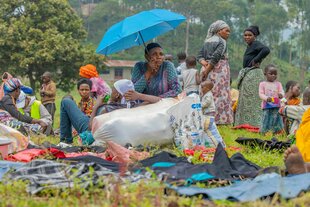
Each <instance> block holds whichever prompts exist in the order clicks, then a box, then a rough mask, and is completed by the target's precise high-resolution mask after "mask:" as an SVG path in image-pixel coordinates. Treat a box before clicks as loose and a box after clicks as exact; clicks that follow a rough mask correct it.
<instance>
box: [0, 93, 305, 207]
mask: <svg viewBox="0 0 310 207" xmlns="http://www.w3.org/2000/svg"><path fill="white" fill-rule="evenodd" d="M63 95H65V93H59V95H58V99H59V100H60V99H61V97H62V96H63ZM72 95H73V96H74V97H76V99H75V100H78V98H77V97H78V94H77V93H73V94H72ZM56 105H57V113H56V121H55V127H57V126H59V109H60V103H59V101H58V102H57V103H56ZM219 130H220V133H221V134H222V136H223V138H224V140H225V142H226V144H227V146H237V147H241V148H242V150H241V153H242V154H243V155H244V156H245V157H246V158H247V159H249V160H250V161H252V162H254V163H256V164H257V165H259V166H261V167H268V166H280V167H281V168H284V165H283V155H282V153H280V152H277V151H264V150H261V149H258V148H257V149H250V148H247V147H243V146H241V145H239V144H238V143H236V142H235V141H234V140H235V139H236V138H237V137H258V138H262V139H270V138H271V136H265V137H264V136H261V135H258V134H255V133H251V132H246V131H243V130H232V129H231V128H230V127H227V126H226V127H219ZM278 138H279V139H280V140H284V139H285V137H278ZM32 139H33V140H34V141H35V142H37V143H40V142H43V141H49V142H52V143H58V142H59V139H58V138H55V137H46V138H38V137H33V138H32ZM166 148H168V149H169V150H170V151H171V150H175V148H174V147H173V146H168V147H166ZM175 152H176V153H177V154H180V152H179V151H176V150H175ZM233 153H234V152H232V151H228V154H229V155H232V154H233ZM103 185H104V186H105V187H104V188H102V187H100V186H98V187H92V188H90V189H82V188H80V187H79V186H75V187H73V188H69V189H66V190H64V191H62V190H57V189H54V190H48V191H45V192H43V193H41V194H40V195H35V196H33V195H29V194H27V192H26V184H25V183H23V182H14V183H13V184H10V185H4V184H0V206H6V207H8V206H10V207H11V206H62V207H65V206H128V207H129V206H146V207H148V206H158V207H159V206H169V207H176V206H257V207H265V206H310V193H307V194H304V195H303V196H301V197H299V198H296V199H293V200H289V201H287V200H280V199H279V197H278V196H277V195H276V196H274V197H273V198H272V199H269V200H264V201H256V202H249V203H234V202H229V201H215V202H211V201H208V200H204V199H202V198H201V197H192V198H188V197H179V196H177V195H175V194H173V193H169V194H164V189H165V184H164V183H161V182H158V181H155V180H153V181H143V182H138V183H126V182H123V181H122V180H115V179H113V178H107V179H105V181H104V182H103Z"/></svg>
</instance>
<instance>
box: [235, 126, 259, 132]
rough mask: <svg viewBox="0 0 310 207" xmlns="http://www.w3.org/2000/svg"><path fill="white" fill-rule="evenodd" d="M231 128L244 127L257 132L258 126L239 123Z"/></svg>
mask: <svg viewBox="0 0 310 207" xmlns="http://www.w3.org/2000/svg"><path fill="white" fill-rule="evenodd" d="M232 129H245V130H247V131H249V132H255V133H259V127H255V126H251V125H250V124H241V125H238V126H235V127H232Z"/></svg>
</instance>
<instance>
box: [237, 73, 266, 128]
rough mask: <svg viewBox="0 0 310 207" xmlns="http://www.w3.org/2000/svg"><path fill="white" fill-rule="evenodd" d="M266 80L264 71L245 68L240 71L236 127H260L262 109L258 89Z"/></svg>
mask: <svg viewBox="0 0 310 207" xmlns="http://www.w3.org/2000/svg"><path fill="white" fill-rule="evenodd" d="M264 78H265V77H264V74H263V71H262V70H261V69H259V68H255V69H251V68H244V69H242V70H241V71H240V73H239V77H238V81H237V82H238V89H239V99H238V105H237V109H236V114H235V126H238V125H241V124H249V125H251V126H254V127H260V125H261V118H262V109H261V99H260V98H259V95H258V87H259V83H260V82H262V81H263V80H264Z"/></svg>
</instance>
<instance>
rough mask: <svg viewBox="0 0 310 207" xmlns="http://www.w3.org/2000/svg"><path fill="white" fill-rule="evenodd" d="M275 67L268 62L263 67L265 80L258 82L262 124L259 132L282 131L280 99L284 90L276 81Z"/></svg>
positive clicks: (275, 132)
mask: <svg viewBox="0 0 310 207" xmlns="http://www.w3.org/2000/svg"><path fill="white" fill-rule="evenodd" d="M277 74H278V71H277V68H276V67H275V66H274V65H272V64H270V65H267V66H266V67H265V71H264V75H265V77H266V81H262V82H261V83H260V84H259V97H260V98H261V99H262V100H263V101H262V109H263V116H262V124H261V128H260V132H261V133H266V132H268V131H272V132H273V133H274V134H277V133H282V132H283V122H282V118H281V116H280V114H279V113H278V111H279V108H280V99H282V98H283V95H284V91H283V88H282V84H281V83H280V82H279V81H277Z"/></svg>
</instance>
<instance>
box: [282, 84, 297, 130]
mask: <svg viewBox="0 0 310 207" xmlns="http://www.w3.org/2000/svg"><path fill="white" fill-rule="evenodd" d="M299 96H300V84H299V83H298V82H297V81H292V80H291V81H288V82H287V83H286V85H285V97H284V98H283V101H282V102H283V106H285V105H295V106H298V105H300V104H301V100H300V98H299ZM293 122H294V120H293V119H291V118H288V117H285V116H284V117H283V124H284V129H285V132H286V133H287V134H290V131H291V128H292V125H293Z"/></svg>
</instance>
